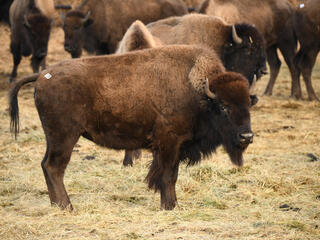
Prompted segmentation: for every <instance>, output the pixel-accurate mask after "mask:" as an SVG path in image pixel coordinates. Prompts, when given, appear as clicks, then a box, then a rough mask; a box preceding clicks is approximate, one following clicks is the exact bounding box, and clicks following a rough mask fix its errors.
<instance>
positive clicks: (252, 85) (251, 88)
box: [249, 74, 257, 95]
mask: <svg viewBox="0 0 320 240" xmlns="http://www.w3.org/2000/svg"><path fill="white" fill-rule="evenodd" d="M256 83H257V75H256V74H254V75H253V80H252V84H251V86H250V89H249V94H250V95H254V94H255V89H256Z"/></svg>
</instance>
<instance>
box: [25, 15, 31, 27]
mask: <svg viewBox="0 0 320 240" xmlns="http://www.w3.org/2000/svg"><path fill="white" fill-rule="evenodd" d="M24 24H25V25H26V26H27V27H30V23H29V21H28V17H27V15H26V14H25V15H24Z"/></svg>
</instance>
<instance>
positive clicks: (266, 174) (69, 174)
mask: <svg viewBox="0 0 320 240" xmlns="http://www.w3.org/2000/svg"><path fill="white" fill-rule="evenodd" d="M9 35H10V31H9V28H8V27H6V26H3V25H2V26H0V41H1V42H2V45H1V47H0V56H1V58H0V103H1V104H0V115H1V118H0V239H8V240H9V239H30V240H31V239H63V240H65V239H75V240H78V239H254V240H256V239H268V240H275V239H279V240H280V239H281V240H283V239H286V240H289V239H290V240H293V239H294V240H298V239H304V240H305V239H314V240H316V239H320V226H319V225H320V160H318V161H314V160H312V156H315V157H318V158H319V157H320V123H319V120H320V119H319V116H320V104H319V103H318V102H309V101H296V100H293V99H291V98H289V95H290V84H291V80H290V76H289V72H288V69H287V67H286V66H285V64H283V65H282V68H281V73H280V75H279V78H278V80H277V82H276V85H275V89H274V95H273V96H272V97H266V96H261V95H262V93H263V91H264V88H265V87H266V85H267V81H268V76H266V77H264V78H263V79H262V80H261V81H259V82H258V84H257V85H258V93H259V95H260V101H259V103H258V104H257V105H256V106H255V107H254V108H253V109H252V111H251V114H252V129H253V131H254V132H255V138H254V143H253V144H252V145H250V146H249V148H248V149H247V151H246V153H245V155H244V157H245V163H244V167H242V168H236V167H235V166H233V165H232V164H231V161H230V160H229V159H228V156H227V155H226V153H225V152H224V151H223V150H222V149H219V150H218V152H217V153H216V154H214V155H212V156H211V157H210V158H209V159H204V160H203V161H202V162H201V164H199V165H196V166H194V167H188V168H187V167H186V166H185V165H181V166H180V172H179V178H178V182H177V196H178V201H179V203H178V206H177V207H176V208H175V210H174V211H161V210H160V200H159V193H154V192H153V191H150V190H148V189H147V185H146V183H145V182H144V178H145V176H146V175H147V170H148V166H149V163H150V161H151V154H150V153H148V152H146V151H145V152H143V157H142V159H140V160H137V161H135V162H134V166H133V167H132V168H131V167H129V168H124V167H122V159H123V155H124V153H123V152H122V151H112V150H109V149H106V148H101V147H98V146H96V145H95V144H93V143H90V142H89V141H87V140H85V139H80V141H79V142H78V144H77V145H76V147H75V149H74V152H73V155H72V159H71V162H70V164H69V166H68V168H67V171H66V174H65V185H66V189H67V191H68V192H69V195H70V198H71V201H72V203H73V206H74V211H73V212H72V213H70V212H68V211H61V210H60V209H58V208H57V207H55V206H53V207H52V206H50V204H49V197H48V192H47V187H46V184H45V180H44V177H43V173H42V170H41V167H40V162H41V160H42V157H43V155H44V152H45V139H44V134H43V131H42V128H41V124H40V121H39V118H38V115H37V112H36V109H35V106H34V101H33V88H32V86H31V85H30V86H26V87H24V88H23V89H22V90H21V91H20V94H19V106H20V119H21V129H20V130H21V131H20V135H19V136H18V139H17V140H15V139H14V138H13V137H12V135H11V134H10V132H9V116H8V101H7V94H8V88H9V86H8V78H9V74H10V72H11V68H12V59H11V58H12V57H11V54H10V51H9ZM64 58H70V56H69V55H68V54H67V53H66V52H64V50H63V32H62V30H61V29H58V28H55V29H53V31H52V35H51V39H50V43H49V54H48V64H53V63H55V62H58V61H60V60H62V59H64ZM29 65H30V61H29V59H26V58H25V59H23V61H22V63H21V64H20V66H19V72H18V77H22V76H26V75H28V74H30V73H31V68H30V66H29ZM313 84H314V88H315V90H316V93H317V95H318V96H320V63H319V60H318V62H317V65H316V67H315V69H314V72H313ZM303 88H304V85H303ZM304 96H305V97H306V93H305V89H304ZM311 154H312V155H311Z"/></svg>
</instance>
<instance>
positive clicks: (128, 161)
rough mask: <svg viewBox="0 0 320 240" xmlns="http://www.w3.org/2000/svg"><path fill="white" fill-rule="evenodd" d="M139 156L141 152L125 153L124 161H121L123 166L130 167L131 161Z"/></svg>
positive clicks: (127, 151)
mask: <svg viewBox="0 0 320 240" xmlns="http://www.w3.org/2000/svg"><path fill="white" fill-rule="evenodd" d="M140 156H141V150H134V151H129V150H126V151H125V155H124V159H123V166H125V167H126V166H131V167H132V165H133V160H134V159H138V158H140Z"/></svg>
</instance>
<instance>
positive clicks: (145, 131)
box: [10, 45, 253, 209]
mask: <svg viewBox="0 0 320 240" xmlns="http://www.w3.org/2000/svg"><path fill="white" fill-rule="evenodd" d="M199 58H201V59H202V60H201V61H199ZM194 69H196V70H194ZM190 72H194V73H193V74H190ZM196 72H198V73H199V74H196ZM48 74H50V75H48ZM206 78H208V84H209V89H210V91H211V92H215V94H216V96H217V97H215V98H214V99H210V98H208V96H210V95H211V94H209V93H207V92H208V91H207V90H206V89H207V88H204V87H198V86H200V85H201V84H200V85H199V84H198V83H197V82H200V83H203V84H205V83H206V82H205V81H203V80H204V79H206ZM31 80H32V78H30V79H28V80H27V79H23V80H22V83H21V82H17V83H16V84H14V85H13V88H12V89H13V90H12V91H11V94H10V112H11V117H12V127H13V129H17V127H15V126H17V123H18V110H17V106H18V104H17V94H18V91H19V88H20V87H21V86H22V85H23V84H24V83H25V82H28V81H31ZM224 83H225V84H224ZM194 86H197V89H195V88H194ZM230 92H232V97H230V94H229V93H230ZM35 104H36V107H37V110H38V113H39V116H40V120H41V122H42V126H43V129H44V132H45V135H46V140H47V151H46V154H45V156H44V159H43V161H42V168H43V172H44V175H45V179H46V182H47V186H48V191H49V196H50V201H51V202H52V203H53V204H58V205H59V206H60V207H61V208H65V207H70V208H72V206H71V203H70V200H69V197H68V195H67V192H66V190H65V187H64V184H63V176H64V172H65V168H66V167H67V165H68V162H69V160H70V156H71V153H72V149H73V147H74V145H75V144H76V142H77V141H78V139H79V137H80V136H84V137H86V138H88V139H90V140H92V141H93V142H95V143H97V144H99V145H101V146H105V147H108V148H114V149H128V150H130V149H131V150H132V149H138V148H145V149H152V151H153V153H154V160H153V162H152V164H151V166H150V171H149V173H148V176H147V180H148V184H149V187H152V188H155V189H156V190H160V193H161V207H162V208H163V209H173V208H174V207H175V202H176V194H175V183H176V180H177V175H178V166H179V162H180V161H189V163H195V162H196V161H199V160H200V159H201V154H204V155H208V154H210V153H212V152H214V151H215V149H216V147H217V146H219V145H223V146H224V147H225V149H226V151H227V153H228V154H229V155H230V158H231V160H232V162H233V163H235V164H237V165H242V163H243V159H242V153H243V152H244V150H245V149H246V148H247V146H248V145H249V144H250V143H251V142H252V136H253V134H252V132H251V127H250V114H249V92H248V83H247V80H246V79H245V78H244V77H243V76H242V75H240V74H236V73H226V72H224V68H223V66H222V64H221V63H220V61H219V59H218V58H217V57H216V55H215V54H214V53H213V52H211V51H209V50H208V49H204V48H200V47H194V46H182V45H181V46H165V47H160V48H151V49H146V50H141V51H135V52H131V53H127V54H122V55H112V56H102V57H91V58H82V59H74V60H68V61H64V62H61V63H59V64H57V65H54V66H51V67H49V68H48V69H47V70H45V71H43V72H42V73H41V74H40V76H39V77H38V78H37V80H36V85H35ZM226 108H229V111H227V110H226Z"/></svg>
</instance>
